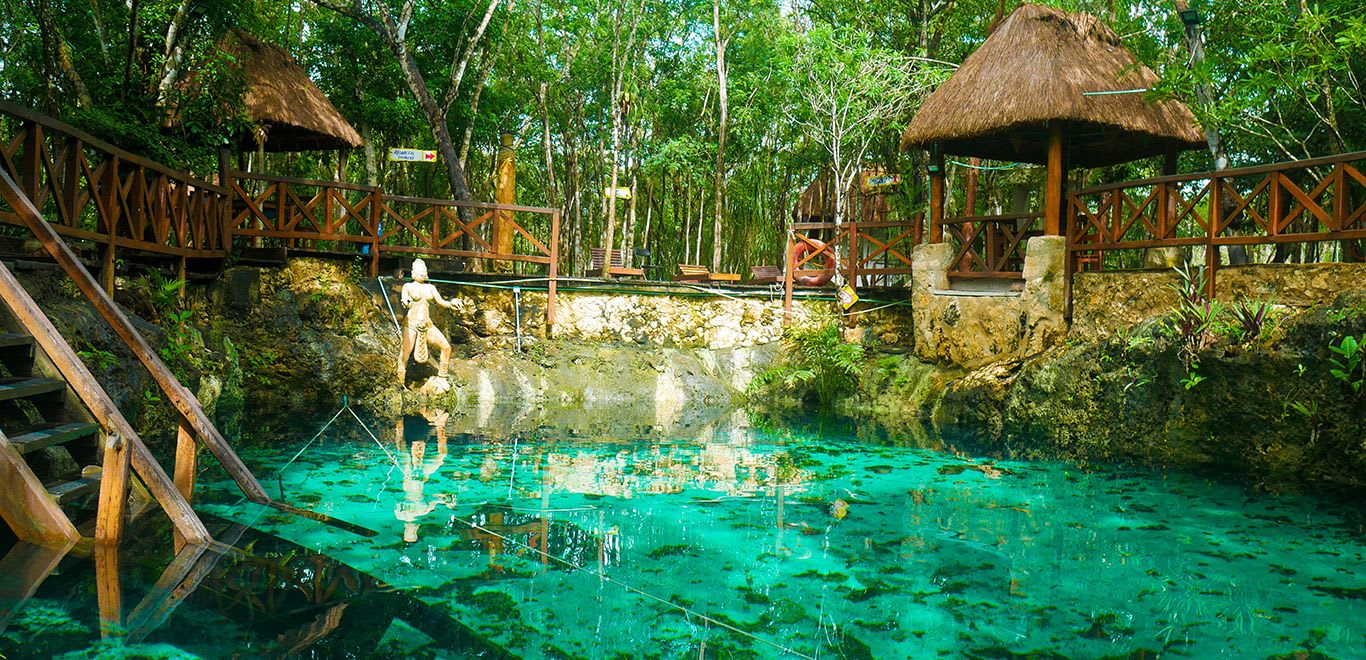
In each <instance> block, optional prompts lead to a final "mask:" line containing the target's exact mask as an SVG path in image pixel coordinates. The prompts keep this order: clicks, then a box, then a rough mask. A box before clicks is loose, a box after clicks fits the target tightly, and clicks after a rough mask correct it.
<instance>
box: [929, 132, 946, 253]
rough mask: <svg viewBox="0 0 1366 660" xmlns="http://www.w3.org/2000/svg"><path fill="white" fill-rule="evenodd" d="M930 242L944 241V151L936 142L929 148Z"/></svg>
mask: <svg viewBox="0 0 1366 660" xmlns="http://www.w3.org/2000/svg"><path fill="white" fill-rule="evenodd" d="M930 242H931V243H943V242H944V153H943V150H942V148H941V147H940V146H939V145H937V144H936V145H934V148H933V149H931V150H930Z"/></svg>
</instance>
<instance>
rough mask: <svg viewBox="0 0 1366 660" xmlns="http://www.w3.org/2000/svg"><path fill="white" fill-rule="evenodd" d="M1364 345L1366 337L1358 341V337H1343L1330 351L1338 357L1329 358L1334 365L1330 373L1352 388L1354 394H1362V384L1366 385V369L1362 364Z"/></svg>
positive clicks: (1331, 346)
mask: <svg viewBox="0 0 1366 660" xmlns="http://www.w3.org/2000/svg"><path fill="white" fill-rule="evenodd" d="M1363 343H1366V337H1362V338H1361V339H1358V338H1356V337H1352V336H1350V335H1349V336H1347V337H1343V338H1342V339H1341V340H1340V341H1338V343H1337V344H1330V345H1329V346H1328V350H1330V351H1332V352H1333V353H1334V354H1335V355H1337V357H1333V358H1329V360H1330V361H1332V363H1333V367H1334V368H1332V369H1330V370H1329V373H1330V374H1332V376H1333V378H1336V379H1338V380H1340V381H1342V382H1343V383H1346V384H1347V386H1348V387H1350V388H1352V393H1354V394H1358V395H1360V394H1361V391H1362V387H1361V386H1362V384H1363V383H1366V367H1363V364H1362V354H1363V352H1364V351H1363Z"/></svg>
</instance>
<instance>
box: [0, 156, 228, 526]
mask: <svg viewBox="0 0 1366 660" xmlns="http://www.w3.org/2000/svg"><path fill="white" fill-rule="evenodd" d="M0 179H5V180H8V177H7V175H5V173H4V172H3V171H0ZM30 206H31V205H30ZM82 272H84V271H82ZM86 277H89V273H86ZM0 299H2V300H3V301H4V303H5V304H6V305H7V306H8V307H9V309H10V311H11V312H12V313H13V314H14V315H15V317H16V318H17V319H18V320H19V322H20V324H22V325H23V326H24V328H25V329H27V330H28V332H29V334H31V335H33V339H34V340H35V341H37V342H38V346H39V347H40V348H42V349H43V352H44V353H46V354H47V357H48V359H49V360H51V361H52V364H53V366H55V367H56V368H57V371H58V372H60V373H61V374H62V377H63V378H65V379H66V382H67V384H68V385H69V386H70V387H71V389H72V390H74V391H75V392H76V395H77V396H78V397H80V399H81V402H82V403H84V404H85V407H86V408H87V409H89V410H90V414H91V416H93V417H94V418H95V420H96V421H97V422H99V423H100V426H101V427H103V428H104V430H105V432H107V433H117V434H118V435H120V436H122V438H123V440H124V442H126V443H128V448H129V452H130V454H131V461H132V465H133V469H134V470H136V471H137V473H138V476H140V477H142V480H143V482H145V483H146V484H147V489H148V490H149V491H151V493H152V495H153V497H155V498H156V500H157V502H158V503H159V504H161V507H162V508H163V509H165V511H166V514H167V515H169V516H170V517H171V522H172V523H174V524H175V526H176V528H177V529H179V530H180V531H181V533H183V534H185V536H186V537H187V538H193V539H201V540H208V538H209V532H208V530H207V529H206V528H205V527H204V523H203V522H201V521H200V520H199V516H197V515H195V512H194V510H193V509H191V508H190V505H189V504H188V503H186V502H185V500H184V498H182V497H180V494H179V493H177V492H176V490H175V486H174V484H172V483H171V478H170V477H168V476H166V472H165V471H164V470H162V469H161V465H160V464H159V463H157V461H156V458H154V457H153V456H152V452H151V451H150V450H148V449H147V446H146V445H144V444H143V443H142V438H141V437H140V436H139V435H138V433H137V432H136V431H134V430H133V427H132V425H130V424H129V423H128V420H127V419H125V418H124V416H123V413H122V412H120V411H119V409H118V407H117V406H115V405H114V402H113V400H111V399H110V398H109V395H108V394H107V393H106V392H105V391H104V388H102V387H100V385H99V381H97V380H95V376H94V375H92V374H91V373H90V370H89V369H87V368H86V367H85V363H83V362H81V359H80V357H78V356H77V355H76V351H74V350H72V348H71V345H70V344H68V343H66V340H65V339H63V338H62V335H61V333H59V332H57V328H56V327H55V326H53V325H52V321H50V320H48V318H47V316H46V315H45V314H43V311H42V309H41V308H39V307H38V303H37V302H35V301H34V300H33V298H32V297H31V296H29V295H28V291H25V290H24V288H23V287H22V286H20V284H19V281H18V280H16V279H14V275H13V274H12V273H10V271H9V269H8V268H5V266H4V264H3V263H0ZM5 483H8V482H5ZM4 490H6V489H0V491H4ZM68 524H70V523H69V522H68ZM77 538H79V535H78V536H77Z"/></svg>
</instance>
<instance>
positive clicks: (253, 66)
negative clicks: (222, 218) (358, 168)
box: [222, 30, 363, 152]
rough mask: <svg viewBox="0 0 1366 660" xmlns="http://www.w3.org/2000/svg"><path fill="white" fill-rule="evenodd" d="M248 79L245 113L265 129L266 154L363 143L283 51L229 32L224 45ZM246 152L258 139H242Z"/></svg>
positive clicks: (239, 32) (348, 147) (235, 31)
mask: <svg viewBox="0 0 1366 660" xmlns="http://www.w3.org/2000/svg"><path fill="white" fill-rule="evenodd" d="M222 48H223V50H225V51H227V52H229V53H232V55H233V56H234V57H236V58H237V61H238V66H240V67H242V72H243V73H244V74H245V75H246V82H247V97H246V104H247V114H248V115H249V116H250V117H251V119H252V120H253V121H255V122H256V123H257V125H259V126H261V127H262V128H263V129H264V130H265V138H266V140H265V150H266V151H272V152H279V151H313V150H332V149H350V148H354V147H359V146H360V145H361V144H362V143H363V141H362V140H361V137H360V134H358V133H356V129H354V128H352V127H351V124H349V123H347V121H346V119H345V118H344V117H342V115H341V113H340V112H338V111H337V108H336V107H335V106H333V105H332V102H331V101H329V100H327V96H326V95H325V94H323V92H322V90H320V89H318V86H317V85H314V84H313V81H312V80H309V78H308V74H307V73H306V72H304V70H303V69H302V68H301V67H300V66H299V65H298V64H297V63H295V62H294V59H293V58H291V57H290V56H289V53H286V52H285V51H284V50H283V49H281V48H279V47H278V46H274V45H271V44H267V43H264V42H262V41H261V40H259V39H257V38H256V37H253V36H252V35H250V34H248V33H246V32H244V31H242V30H233V31H232V32H231V33H230V34H229V35H228V36H227V37H226V38H225V39H224V40H223V44H222ZM241 146H242V147H243V148H244V149H253V150H254V149H256V148H257V144H256V138H255V137H254V136H251V135H246V136H243V139H242V145H241Z"/></svg>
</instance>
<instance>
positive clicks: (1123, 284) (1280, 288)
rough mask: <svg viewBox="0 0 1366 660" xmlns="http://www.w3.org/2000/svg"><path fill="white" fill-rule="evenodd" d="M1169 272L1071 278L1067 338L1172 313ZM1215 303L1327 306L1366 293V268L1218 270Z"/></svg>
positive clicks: (1099, 334) (1172, 279) (1311, 266)
mask: <svg viewBox="0 0 1366 660" xmlns="http://www.w3.org/2000/svg"><path fill="white" fill-rule="evenodd" d="M1176 282H1177V275H1176V273H1174V272H1172V271H1171V270H1170V269H1166V270H1142V271H1108V272H1103V273H1096V272H1091V273H1077V274H1076V276H1075V277H1074V278H1073V280H1072V306H1073V307H1072V328H1071V333H1072V336H1074V337H1078V338H1083V339H1085V338H1099V337H1106V336H1110V335H1113V334H1115V333H1117V332H1121V331H1124V330H1127V329H1128V328H1131V327H1133V326H1134V325H1135V324H1136V323H1138V322H1139V321H1141V320H1143V319H1147V318H1151V317H1154V316H1158V315H1161V314H1165V313H1167V312H1170V311H1172V310H1173V309H1175V308H1176V305H1177V296H1176V293H1175V292H1174V291H1172V289H1171V287H1172V286H1173V285H1174V284H1176ZM1215 285H1216V286H1215V298H1216V299H1218V300H1221V301H1224V302H1232V301H1235V300H1239V299H1242V298H1251V299H1254V300H1269V301H1271V302H1273V303H1275V304H1277V305H1285V306H1288V307H1292V308H1296V309H1307V308H1310V307H1314V306H1316V305H1326V304H1329V303H1332V302H1333V301H1334V300H1335V299H1336V298H1337V297H1338V296H1340V295H1341V294H1342V293H1343V292H1347V291H1366V264H1343V263H1323V264H1255V265H1248V266H1224V267H1222V268H1220V269H1219V272H1218V274H1217V275H1216V277H1215Z"/></svg>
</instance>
